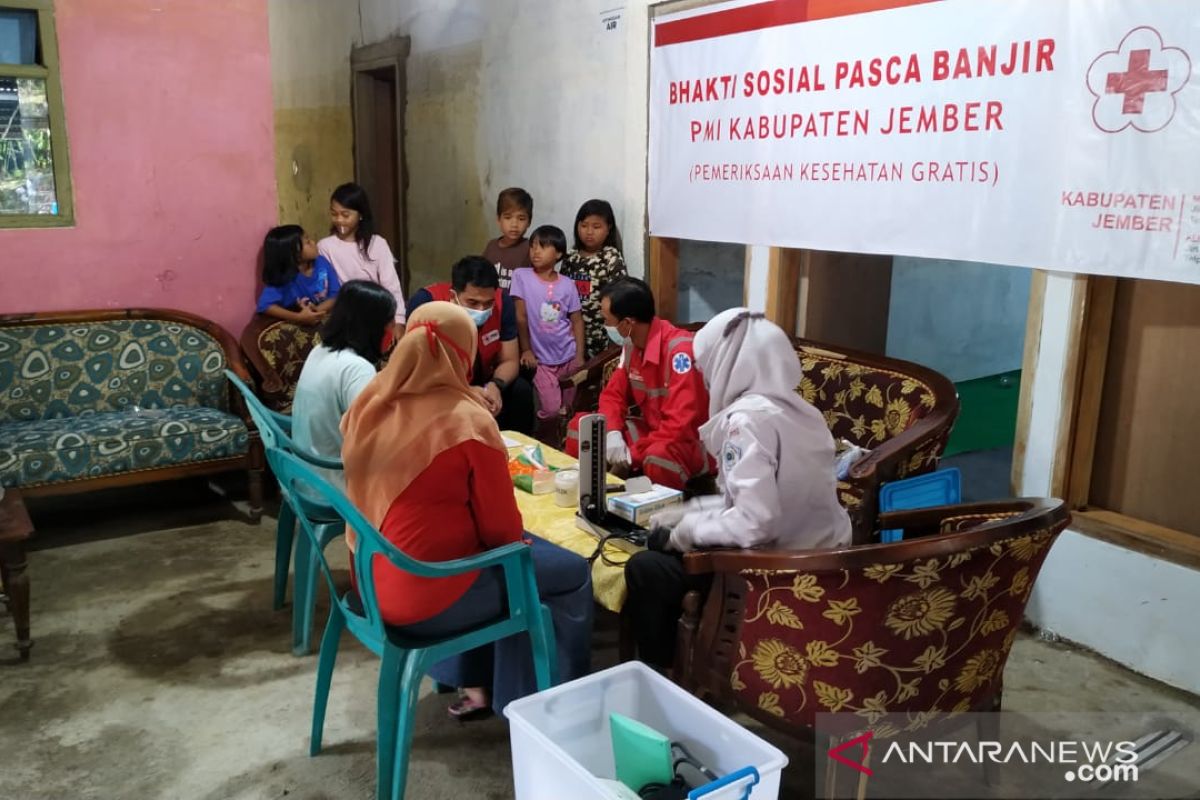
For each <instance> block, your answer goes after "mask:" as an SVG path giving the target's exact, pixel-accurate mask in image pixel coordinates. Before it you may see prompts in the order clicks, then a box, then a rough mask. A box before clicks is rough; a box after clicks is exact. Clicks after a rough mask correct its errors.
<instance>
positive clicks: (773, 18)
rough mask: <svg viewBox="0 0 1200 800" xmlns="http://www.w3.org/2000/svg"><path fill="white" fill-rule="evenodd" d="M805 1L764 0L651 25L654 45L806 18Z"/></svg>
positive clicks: (740, 31)
mask: <svg viewBox="0 0 1200 800" xmlns="http://www.w3.org/2000/svg"><path fill="white" fill-rule="evenodd" d="M808 2H809V0H768V2H765V3H755V4H754V5H749V6H742V7H741V8H730V9H726V10H725V11H714V12H712V13H711V14H700V15H698V16H695V17H686V18H685V19H677V20H674V21H672V22H664V23H661V24H659V25H655V26H654V46H655V47H663V46H664V45H668V44H681V43H683V42H695V41H699V40H701V39H713V38H716V37H717V36H729V35H730V34H734V33H745V32H747V31H760V30H762V29H763V28H774V27H777V26H779V25H791V24H792V23H794V22H806V21H807V20H808Z"/></svg>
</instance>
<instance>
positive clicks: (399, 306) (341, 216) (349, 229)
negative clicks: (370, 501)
mask: <svg viewBox="0 0 1200 800" xmlns="http://www.w3.org/2000/svg"><path fill="white" fill-rule="evenodd" d="M329 217H330V219H331V220H332V222H333V227H332V228H331V229H330V235H329V236H326V237H325V238H324V239H322V240H321V241H319V242H317V251H318V252H319V253H320V254H321V255H323V256H325V258H327V259H329V260H330V262H332V263H333V268H334V269H335V270H337V274H338V277H339V278H340V279H341V282H342V283H345V282H346V281H352V280H365V281H371V282H373V283H377V284H379V285H380V286H382V287H383V288H385V289H387V290H388V291H389V292H391V293H392V296H393V297H395V298H396V327H397V328H398V330H397V331H396V335H397V336H400V335H401V334H402V333H403V332H404V319H405V317H404V290H403V289H401V288H400V278H399V277H398V276H397V275H396V259H395V257H394V256H393V255H392V248H390V247H388V243H387V240H386V239H384V238H383V237H382V236H380V235H379V234H377V233H375V217H374V216H372V214H371V202H370V200H368V199H367V193H366V191H365V190H364V189H363V188H362V187H361V186H359V185H358V184H357V183H343V184H342V185H341V186H339V187H337V188H336V189H334V190H333V196H332V197H330V198H329Z"/></svg>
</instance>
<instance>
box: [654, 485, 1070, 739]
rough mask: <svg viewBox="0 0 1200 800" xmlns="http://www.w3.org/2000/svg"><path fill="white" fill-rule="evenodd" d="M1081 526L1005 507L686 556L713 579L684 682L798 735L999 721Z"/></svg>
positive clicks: (952, 509) (1064, 516)
mask: <svg viewBox="0 0 1200 800" xmlns="http://www.w3.org/2000/svg"><path fill="white" fill-rule="evenodd" d="M1069 519H1070V516H1069V514H1068V513H1067V510H1066V507H1065V505H1064V504H1063V502H1062V501H1060V500H1044V499H1025V500H1007V501H1000V502H993V503H977V504H969V505H958V506H944V507H941V508H930V509H922V510H918V511H904V512H895V513H890V514H884V515H882V516H881V517H880V519H879V524H880V526H881V527H883V528H902V529H904V530H905V536H906V539H905V540H904V541H901V542H896V543H892V544H876V545H867V546H862V547H851V548H848V549H842V550H818V551H810V552H780V551H774V552H771V551H750V550H744V551H732V550H730V551H710V552H703V553H689V554H688V555H686V556H685V557H684V565H685V567H686V569H687V570H688V572H689V573H693V574H701V573H707V572H711V573H712V574H713V578H714V580H713V585H712V589H711V591H710V592H709V595H708V599H707V601H706V602H705V603H704V604H703V609H702V614H701V615H700V616H699V617H698V616H697V612H698V611H700V610H701V609H700V606H701V601H700V596H699V594H698V593H695V592H693V593H691V594H689V595H688V597H687V598H686V599H685V601H684V609H685V614H684V617H683V619H681V620H680V625H679V640H678V649H677V653H676V666H675V673H676V675H675V677H676V680H677V682H679V683H680V684H681V685H682V686H684V687H685V688H687V689H688V690H689V691H692V692H693V693H695V694H698V695H704V696H710V697H712V698H714V699H717V700H719V701H723V702H724V703H726V704H731V705H734V706H736V707H737V708H738V709H740V710H742V711H744V712H746V713H747V714H749V715H750V716H752V717H754V718H756V719H758V720H760V721H762V722H763V723H765V724H766V725H768V726H771V727H773V728H776V729H778V730H780V731H783V732H785V733H788V734H791V735H793V736H797V737H801V738H806V737H808V736H811V735H812V729H813V725H814V722H815V715H816V714H817V713H829V712H848V713H853V714H856V715H858V716H859V717H861V718H862V719H863V724H864V725H867V724H875V723H876V721H877V720H879V719H880V718H882V717H884V716H885V715H886V716H887V718H888V720H895V719H900V720H904V721H906V722H907V726H909V728H910V729H916V728H920V727H922V726H923V725H925V724H928V722H929V721H931V720H932V719H934V718H936V717H939V716H943V715H944V714H956V713H958V712H964V711H986V710H998V709H999V705H1000V695H1001V687H1002V682H1003V676H1004V665H1005V662H1006V660H1007V658H1008V654H1009V651H1010V650H1011V648H1012V644H1013V639H1014V638H1015V637H1016V633H1017V628H1018V626H1019V625H1020V623H1021V620H1022V617H1023V614H1024V611H1025V604H1026V602H1027V600H1028V599H1029V592H1030V590H1031V589H1032V588H1033V584H1034V581H1035V580H1036V579H1037V575H1038V571H1039V570H1040V569H1041V566H1042V563H1043V561H1044V560H1045V557H1046V553H1047V552H1048V551H1049V549H1050V546H1051V545H1052V544H1053V543H1054V540H1055V537H1057V536H1058V534H1059V533H1060V532H1061V531H1062V529H1063V528H1064V527H1066V525H1067V523H1068V521H1069ZM913 537H916V538H913ZM913 726H915V728H914V727H913ZM886 734H887V732H886V731H876V735H880V736H882V735H886Z"/></svg>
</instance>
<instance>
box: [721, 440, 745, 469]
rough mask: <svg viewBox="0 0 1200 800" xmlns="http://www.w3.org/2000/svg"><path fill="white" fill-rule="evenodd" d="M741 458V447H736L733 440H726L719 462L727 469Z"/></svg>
mask: <svg viewBox="0 0 1200 800" xmlns="http://www.w3.org/2000/svg"><path fill="white" fill-rule="evenodd" d="M741 460H742V448H740V447H738V446H737V445H736V444H734V443H733V442H726V443H725V449H724V450H723V451H722V452H721V462H722V464H723V465H724V467H725V469H726V470H727V471H728V470H729V469H730V468H731V467H732V466H733V465H734V464H736V463H737V462H739V461H741Z"/></svg>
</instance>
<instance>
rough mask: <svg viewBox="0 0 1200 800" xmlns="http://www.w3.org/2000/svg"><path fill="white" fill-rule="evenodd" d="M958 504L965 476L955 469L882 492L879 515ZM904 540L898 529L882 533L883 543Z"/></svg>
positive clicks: (886, 486) (891, 485)
mask: <svg viewBox="0 0 1200 800" xmlns="http://www.w3.org/2000/svg"><path fill="white" fill-rule="evenodd" d="M959 502H962V475H961V473H959V471H958V469H956V468H955V467H948V468H946V469H939V470H938V471H937V472H928V473H926V474H924V475H918V476H917V477H915V478H905V479H904V480H902V481H893V482H891V483H887V484H884V486H883V488H882V489H880V490H879V510H880V512H884V511H908V510H911V509H914V508H931V507H933V506H948V505H953V504H954V503H959ZM903 538H904V531H902V530H899V529H891V530H886V531H880V532H879V541H880V542H885V543H886V542H898V541H900V540H901V539H903Z"/></svg>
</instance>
